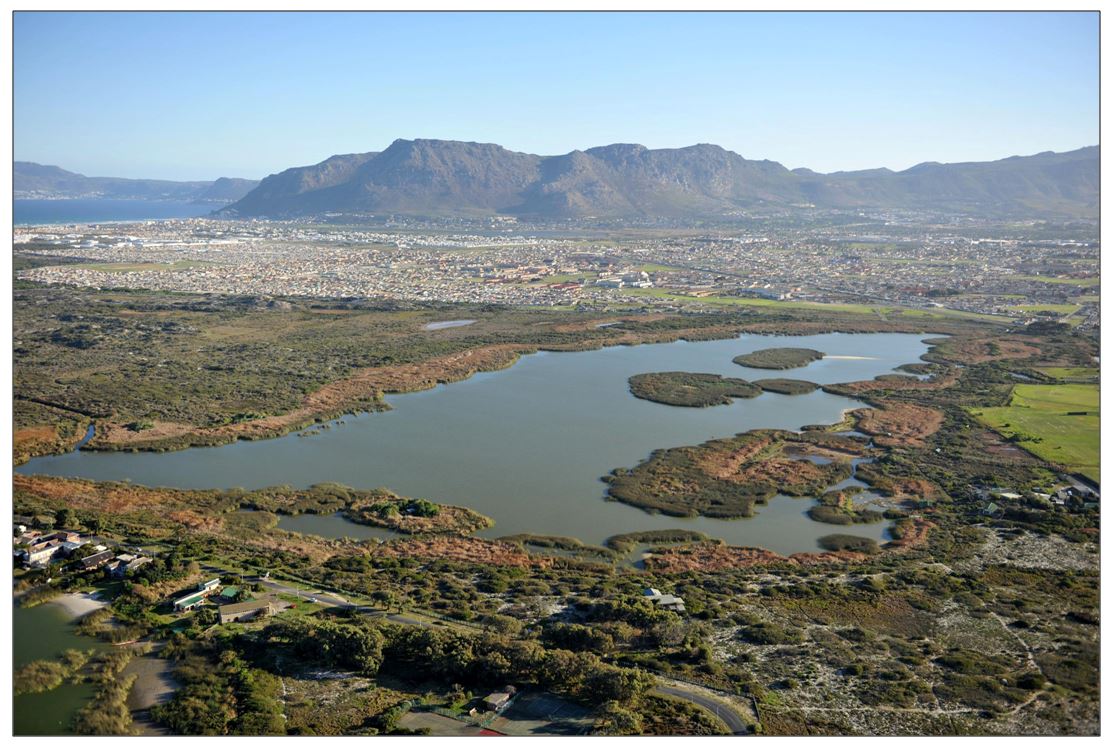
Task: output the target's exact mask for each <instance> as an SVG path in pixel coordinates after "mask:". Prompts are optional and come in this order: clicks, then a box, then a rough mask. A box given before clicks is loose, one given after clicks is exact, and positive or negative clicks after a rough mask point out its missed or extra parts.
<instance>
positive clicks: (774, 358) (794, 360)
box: [734, 348, 823, 369]
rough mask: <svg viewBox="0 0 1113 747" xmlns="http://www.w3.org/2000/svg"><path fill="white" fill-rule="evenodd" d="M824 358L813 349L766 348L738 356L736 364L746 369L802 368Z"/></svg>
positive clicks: (735, 358)
mask: <svg viewBox="0 0 1113 747" xmlns="http://www.w3.org/2000/svg"><path fill="white" fill-rule="evenodd" d="M822 357H823V353H821V352H820V351H818V350H812V349H811V348H765V349H764V350H755V351H754V352H752V353H744V354H742V355H736V356H735V357H734V362H735V363H737V364H738V365H740V366H745V367H746V368H772V369H785V368H800V367H801V366H806V365H808V364H809V363H811V362H812V361H817V360H819V359H821V358H822Z"/></svg>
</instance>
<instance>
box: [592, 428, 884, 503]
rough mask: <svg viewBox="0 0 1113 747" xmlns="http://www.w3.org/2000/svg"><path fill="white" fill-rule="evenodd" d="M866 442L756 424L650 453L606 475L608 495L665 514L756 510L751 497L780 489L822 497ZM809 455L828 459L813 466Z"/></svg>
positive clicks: (758, 497) (762, 499) (759, 500)
mask: <svg viewBox="0 0 1113 747" xmlns="http://www.w3.org/2000/svg"><path fill="white" fill-rule="evenodd" d="M866 449H867V446H866V443H865V441H864V440H861V439H857V438H854V437H850V436H838V435H834V434H830V433H824V432H821V431H806V432H803V433H793V432H791V431H780V430H754V431H747V432H746V433H741V434H739V435H737V436H734V437H732V438H725V439H718V440H713V441H707V442H705V443H702V444H700V445H699V446H681V447H678V448H674V449H661V450H658V451H655V452H653V454H652V455H650V457H649V459H647V460H646V461H644V462H642V463H641V464H639V465H637V466H636V467H634V468H633V469H617V470H615V471H614V472H612V473H611V474H610V475H608V476H607V477H605V478H604V480H605V481H606V482H608V483H609V485H610V487H609V488H608V490H607V494H608V497H609V498H610V499H611V500H616V501H620V502H622V503H627V504H630V505H632V506H638V507H639V508H643V509H645V510H646V511H650V512H661V513H664V514H668V515H669V516H697V515H702V516H710V517H713V518H720V519H733V518H739V517H748V516H753V513H754V504H755V503H766V502H767V501H768V500H769V499H770V498H772V497H773V496H775V495H777V494H778V493H782V494H785V495H792V496H819V495H822V493H823V492H824V491H825V490H827V489H828V488H829V487H830V486H832V485H834V484H836V483H838V482H839V481H841V480H845V479H846V478H848V477H850V474H851V461H850V460H851V459H852V458H853V457H856V456H864V455H865V453H866ZM808 457H820V458H823V459H830V460H831V461H830V462H828V463H826V464H817V463H816V462H813V461H811V460H810V459H808Z"/></svg>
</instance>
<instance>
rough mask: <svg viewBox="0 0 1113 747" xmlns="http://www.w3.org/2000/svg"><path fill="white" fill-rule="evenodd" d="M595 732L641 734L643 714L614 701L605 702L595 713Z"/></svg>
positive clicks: (608, 734)
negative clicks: (640, 714)
mask: <svg viewBox="0 0 1113 747" xmlns="http://www.w3.org/2000/svg"><path fill="white" fill-rule="evenodd" d="M595 733H596V734H603V735H606V736H616V735H622V734H641V733H642V719H641V716H639V715H638V714H636V713H634V712H633V711H630V710H627V709H626V708H623V707H622V706H621V705H619V704H618V703H616V702H614V701H609V702H607V703H604V704H603V706H602V707H601V708H599V710H598V711H596V714H595Z"/></svg>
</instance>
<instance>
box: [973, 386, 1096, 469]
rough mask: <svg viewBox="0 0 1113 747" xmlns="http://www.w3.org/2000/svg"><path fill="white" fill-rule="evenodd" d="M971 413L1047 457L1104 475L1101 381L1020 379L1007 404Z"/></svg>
mask: <svg viewBox="0 0 1113 747" xmlns="http://www.w3.org/2000/svg"><path fill="white" fill-rule="evenodd" d="M970 413H971V414H972V415H974V417H976V418H978V419H979V420H981V421H982V422H983V423H985V424H986V425H988V426H989V427H991V428H993V429H994V430H996V431H997V432H999V433H1001V434H1003V435H1005V436H1008V437H1010V438H1011V437H1016V438H1017V439H1018V440H1017V443H1018V445H1019V446H1022V447H1023V448H1025V449H1026V450H1028V451H1030V452H1032V453H1033V454H1035V455H1036V456H1038V457H1040V458H1041V459H1046V460H1047V461H1049V462H1054V463H1055V464H1061V465H1063V466H1064V467H1067V468H1068V469H1070V470H1071V471H1074V472H1079V473H1081V474H1083V475H1085V476H1087V477H1089V478H1091V479H1093V480H1095V481H1097V480H1099V479H1100V457H1099V452H1098V444H1099V430H1100V421H1101V418H1100V415H1099V413H1100V404H1099V402H1098V386H1097V384H1017V385H1016V386H1015V387H1014V388H1013V393H1012V399H1011V400H1010V401H1009V404H1008V406H1007V407H986V408H980V409H979V408H972V409H971V410H970Z"/></svg>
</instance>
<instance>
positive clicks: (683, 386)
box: [630, 371, 761, 407]
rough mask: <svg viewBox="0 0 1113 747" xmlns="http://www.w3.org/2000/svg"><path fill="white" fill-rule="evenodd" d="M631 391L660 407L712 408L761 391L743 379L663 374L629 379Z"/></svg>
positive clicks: (695, 374)
mask: <svg viewBox="0 0 1113 747" xmlns="http://www.w3.org/2000/svg"><path fill="white" fill-rule="evenodd" d="M630 392H631V394H633V395H634V396H635V397H638V398H640V399H648V400H649V401H651V402H658V403H660V404H662V405H673V406H675V407H711V406H712V405H729V404H730V403H731V400H733V399H734V398H736V397H742V398H747V399H748V398H750V397H756V396H758V395H759V394H761V388H760V387H757V386H754V385H753V384H751V383H750V382H748V381H745V380H744V379H731V378H727V377H724V376H719V375H718V374H709V373H688V372H686V371H665V372H662V373H645V374H637V375H635V376H631V377H630Z"/></svg>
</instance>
